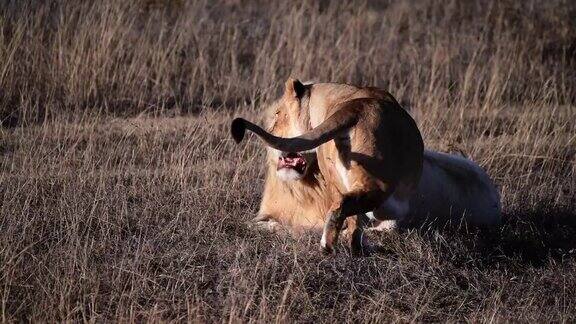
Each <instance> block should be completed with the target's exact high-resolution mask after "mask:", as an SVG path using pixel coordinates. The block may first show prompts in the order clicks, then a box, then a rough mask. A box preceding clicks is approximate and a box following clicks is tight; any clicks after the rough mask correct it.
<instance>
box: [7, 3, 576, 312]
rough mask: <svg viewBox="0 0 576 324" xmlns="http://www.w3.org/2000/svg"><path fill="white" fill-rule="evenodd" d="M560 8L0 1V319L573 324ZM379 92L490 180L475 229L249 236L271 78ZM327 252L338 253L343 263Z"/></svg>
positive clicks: (573, 115) (569, 74) (571, 103)
mask: <svg viewBox="0 0 576 324" xmlns="http://www.w3.org/2000/svg"><path fill="white" fill-rule="evenodd" d="M574 21H576V5H575V4H574V3H573V2H572V1H560V0H557V1H549V2H545V3H540V2H539V1H522V2H516V1H488V0H473V1H466V2H463V1H441V2H435V3H429V2H425V1H400V2H393V3H392V2H390V3H389V2H386V1H378V2H376V1H364V2H360V3H352V2H336V1H318V2H299V3H294V2H284V1H275V2H268V1H221V2H212V1H202V0H200V1H189V2H187V1H135V0H134V1H4V2H0V119H1V120H2V128H0V198H1V199H0V203H1V209H0V233H2V234H1V235H0V316H2V320H3V321H14V320H25V319H27V320H35V321H36V320H43V321H63V320H73V321H107V320H108V321H110V320H124V321H142V320H161V319H164V320H169V319H176V320H189V321H195V322H196V321H199V322H204V321H249V320H252V321H280V322H288V321H294V320H296V321H316V320H318V321H333V320H338V321H360V320H362V321H381V320H386V321H426V320H435V321H443V320H452V321H456V320H458V321H461V320H466V321H504V320H513V321H573V320H574V317H575V314H576V309H575V306H576V305H575V304H574V291H575V288H576V279H574V278H576V268H575V265H576V263H575V260H574V249H575V248H576V239H574V237H576V236H575V235H576V223H575V218H574V217H576V214H575V213H574V206H576V198H575V197H576V181H575V180H574V175H575V170H576V135H575V133H576V132H575V129H576V125H575V123H576V122H575V121H574V120H576V108H575V107H576V105H575V101H576V93H575V89H576V59H575V57H576V24H575V23H574ZM289 75H292V76H295V77H299V78H301V79H303V80H317V81H336V82H349V83H355V84H361V85H375V86H380V87H384V88H387V89H389V90H390V91H391V92H392V93H393V94H394V95H395V96H396V97H397V98H398V99H399V100H400V101H401V102H402V103H403V105H404V106H405V107H407V109H409V110H410V111H411V113H412V114H413V115H414V116H415V117H416V119H417V121H418V125H419V126H420V128H421V130H422V133H423V136H424V139H425V142H426V144H427V146H428V147H431V148H434V149H440V150H462V151H464V152H465V153H466V154H468V155H469V156H470V157H472V158H473V159H474V160H476V161H478V162H479V163H480V164H481V165H482V166H483V167H485V168H486V169H487V170H488V172H489V173H490V174H491V175H492V176H493V178H494V179H495V181H496V182H497V184H498V186H499V187H500V190H501V192H502V199H503V203H504V208H505V214H506V215H505V216H506V222H505V224H504V225H503V227H502V228H500V229H498V230H494V231H491V232H489V233H479V232H474V231H472V232H465V231H464V232H462V231H456V232H453V231H442V232H437V231H427V230H425V229H423V230H421V231H414V232H408V233H399V234H390V235H384V236H379V237H375V238H374V239H376V240H379V241H380V242H381V243H382V244H383V245H384V246H385V247H386V249H387V253H385V254H383V255H378V256H375V257H371V258H364V259H351V258H350V257H349V255H348V254H347V253H345V251H342V252H341V253H340V254H339V255H337V256H335V257H333V258H325V257H323V256H321V255H320V254H319V253H318V249H317V245H318V237H316V236H315V235H314V234H309V235H304V236H302V237H299V238H288V237H277V236H273V235H269V234H263V233H255V232H252V231H249V230H248V229H247V228H246V225H245V223H244V222H245V221H246V220H248V219H249V218H250V217H251V216H252V215H253V214H254V213H255V212H256V210H257V207H258V202H259V198H260V194H261V192H260V191H261V187H262V186H261V184H262V179H263V169H264V168H263V166H262V161H263V159H262V157H263V150H262V148H261V147H260V146H259V145H258V143H256V142H249V143H248V144H245V145H243V146H241V147H237V146H235V145H234V144H233V142H232V141H231V140H230V137H229V135H228V133H227V131H228V130H227V128H228V125H229V121H230V118H231V117H232V116H233V115H245V116H248V117H251V118H258V116H259V113H260V112H261V111H262V109H263V107H264V106H266V104H267V103H269V102H270V101H271V100H273V99H274V98H275V97H277V96H278V94H279V91H280V88H281V87H280V85H281V84H282V83H283V81H284V80H285V79H286V78H287V77H288V76H289ZM341 250H342V249H341Z"/></svg>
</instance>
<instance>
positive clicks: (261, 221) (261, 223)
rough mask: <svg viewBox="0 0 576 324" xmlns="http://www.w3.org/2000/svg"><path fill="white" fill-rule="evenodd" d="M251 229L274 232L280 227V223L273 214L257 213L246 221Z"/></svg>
mask: <svg viewBox="0 0 576 324" xmlns="http://www.w3.org/2000/svg"><path fill="white" fill-rule="evenodd" d="M248 226H249V227H250V228H252V229H256V230H261V231H267V232H271V233H276V232H278V231H279V230H280V229H281V228H282V224H281V223H280V222H278V221H277V220H276V219H275V218H274V217H273V216H271V215H268V214H259V215H257V216H256V217H254V218H252V220H250V222H249V223H248Z"/></svg>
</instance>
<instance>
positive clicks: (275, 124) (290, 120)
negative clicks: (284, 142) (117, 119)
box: [266, 79, 316, 181]
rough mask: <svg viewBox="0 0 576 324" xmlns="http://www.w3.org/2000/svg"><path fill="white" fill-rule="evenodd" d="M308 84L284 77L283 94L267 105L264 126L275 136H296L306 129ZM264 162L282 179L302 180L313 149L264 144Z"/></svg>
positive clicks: (308, 170) (307, 172)
mask: <svg viewBox="0 0 576 324" xmlns="http://www.w3.org/2000/svg"><path fill="white" fill-rule="evenodd" d="M310 88H311V84H303V83H301V82H300V81H298V80H295V79H288V81H286V84H285V89H284V94H283V95H282V97H281V98H280V99H278V100H277V101H276V102H274V103H273V104H272V105H271V106H270V107H269V109H268V114H267V120H266V128H267V130H268V132H270V133H271V134H273V135H275V136H278V137H286V138H290V137H296V136H300V135H302V134H303V133H305V132H306V131H308V130H309V129H310V121H309V119H310V118H309V114H308V101H309V96H310ZM268 162H269V163H271V164H272V165H273V166H275V167H276V175H277V176H278V178H279V179H280V180H283V181H296V180H302V179H304V178H306V177H307V176H311V173H312V171H311V170H312V169H313V168H312V166H313V165H314V164H315V163H316V153H315V152H314V151H310V152H301V153H296V152H282V151H278V150H276V149H274V148H271V147H268Z"/></svg>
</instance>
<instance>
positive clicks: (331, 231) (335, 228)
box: [320, 164, 386, 253]
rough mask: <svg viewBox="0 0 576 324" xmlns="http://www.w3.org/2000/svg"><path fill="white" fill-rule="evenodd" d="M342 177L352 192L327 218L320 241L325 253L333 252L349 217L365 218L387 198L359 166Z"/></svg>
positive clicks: (354, 165) (360, 232)
mask: <svg viewBox="0 0 576 324" xmlns="http://www.w3.org/2000/svg"><path fill="white" fill-rule="evenodd" d="M342 176H343V177H345V178H344V179H343V182H344V183H345V184H347V187H348V184H349V185H350V187H349V189H350V190H349V191H348V192H347V193H345V194H344V195H343V196H342V198H341V199H340V201H339V202H337V203H336V204H334V205H333V206H332V208H331V211H330V212H329V213H328V215H327V217H326V222H325V224H324V231H323V233H322V240H321V241H320V246H321V247H322V250H323V251H324V252H325V253H332V252H333V250H334V246H335V245H336V243H337V241H338V236H339V235H340V231H341V230H342V226H343V224H344V221H345V220H346V219H347V218H348V217H350V216H354V215H363V216H365V215H364V214H366V213H368V212H371V211H374V210H375V209H376V208H378V206H380V205H381V204H382V202H383V201H384V199H385V197H386V193H385V192H384V191H382V190H381V189H380V188H379V187H378V186H377V185H376V183H375V182H374V181H372V179H371V177H370V175H369V174H368V173H367V172H366V171H365V170H364V168H362V167H361V166H360V165H358V164H353V165H351V167H350V169H349V170H347V171H346V172H345V173H344V174H342ZM363 216H360V217H363ZM357 218H358V217H357ZM364 227H365V226H360V227H358V228H359V229H358V232H357V233H356V235H362V231H363V229H364ZM353 236H354V235H353ZM352 242H354V240H353V241H352Z"/></svg>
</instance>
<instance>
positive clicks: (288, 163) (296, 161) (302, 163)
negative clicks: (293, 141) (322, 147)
mask: <svg viewBox="0 0 576 324" xmlns="http://www.w3.org/2000/svg"><path fill="white" fill-rule="evenodd" d="M284 168H287V169H292V170H295V171H296V172H298V173H301V174H302V173H304V171H306V159H305V158H304V156H303V155H302V154H300V153H284V154H282V155H280V157H278V166H277V167H276V170H280V169H284Z"/></svg>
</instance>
